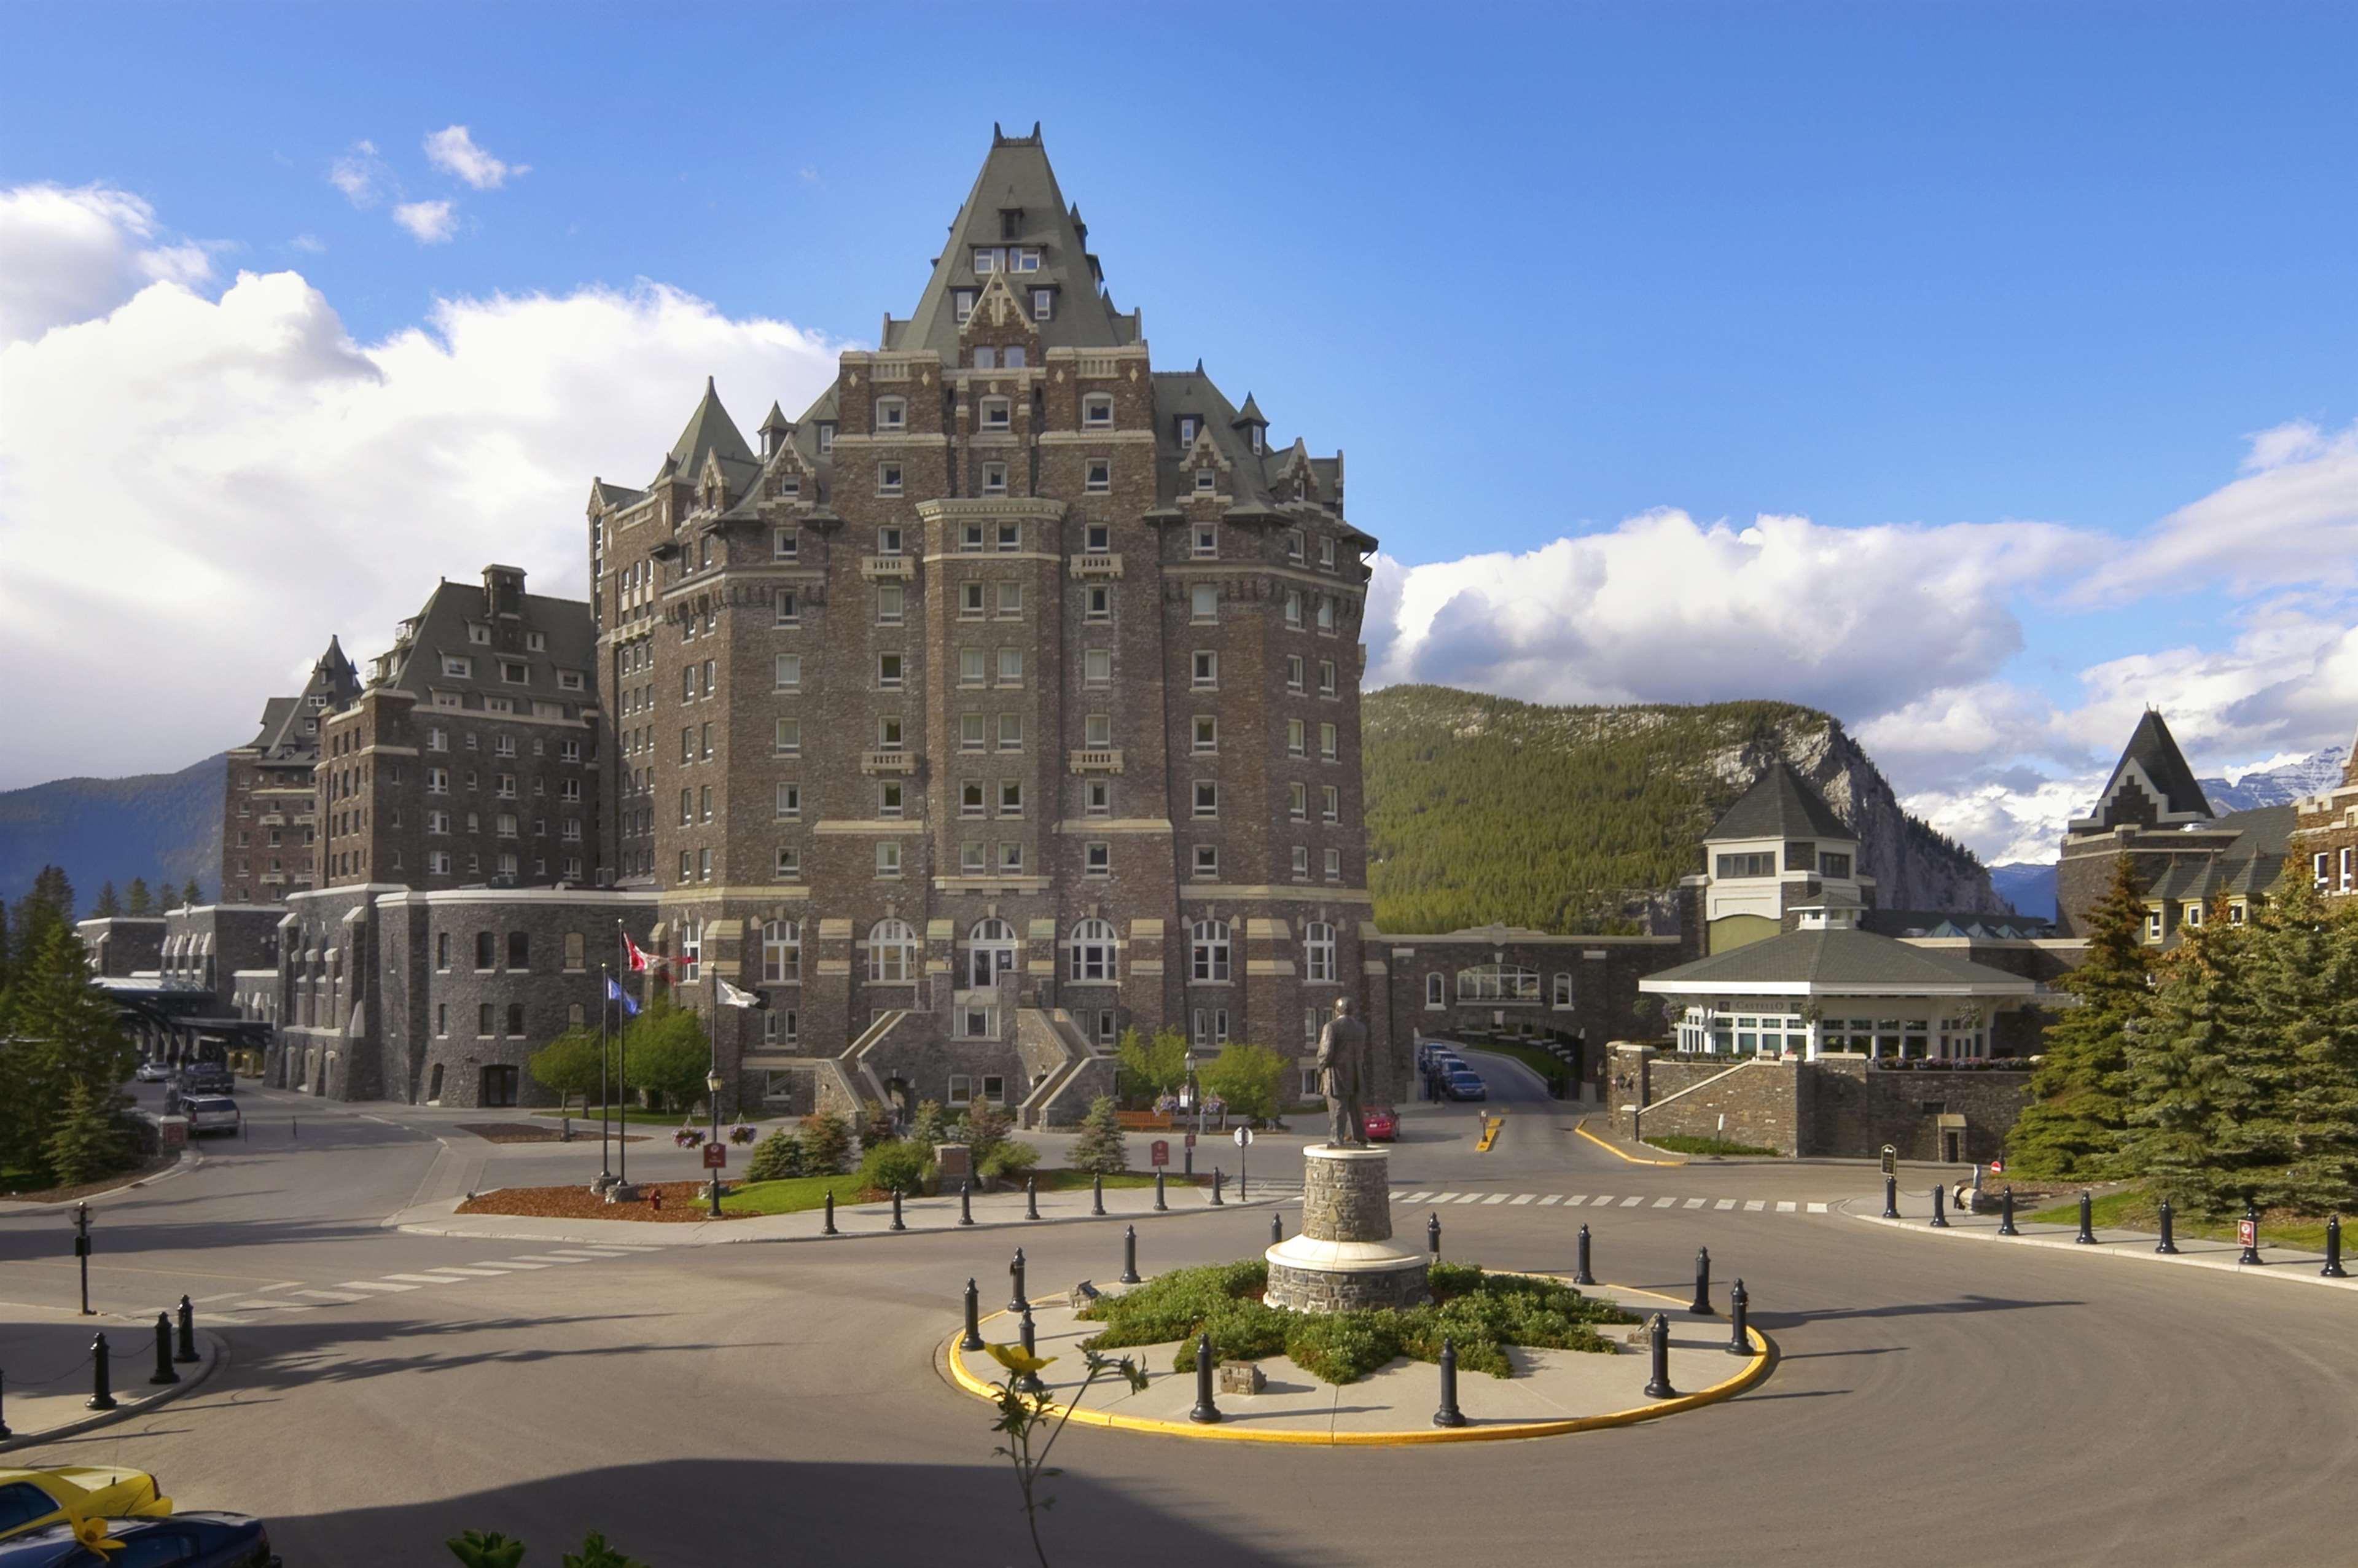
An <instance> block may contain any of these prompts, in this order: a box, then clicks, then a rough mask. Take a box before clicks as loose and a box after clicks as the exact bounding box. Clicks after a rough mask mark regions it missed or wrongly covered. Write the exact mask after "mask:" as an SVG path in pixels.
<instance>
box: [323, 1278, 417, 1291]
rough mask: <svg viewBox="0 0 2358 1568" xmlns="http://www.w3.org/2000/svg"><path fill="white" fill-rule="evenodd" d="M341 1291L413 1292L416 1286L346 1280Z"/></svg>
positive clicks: (379, 1281)
mask: <svg viewBox="0 0 2358 1568" xmlns="http://www.w3.org/2000/svg"><path fill="white" fill-rule="evenodd" d="M339 1288H340V1289H341V1290H347V1291H388V1292H389V1291H414V1290H416V1288H417V1287H416V1285H389V1284H387V1283H385V1282H384V1281H383V1280H346V1281H344V1282H343V1284H342V1285H341V1286H340V1287H339Z"/></svg>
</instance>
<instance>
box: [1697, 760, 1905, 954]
mask: <svg viewBox="0 0 2358 1568" xmlns="http://www.w3.org/2000/svg"><path fill="white" fill-rule="evenodd" d="M1703 844H1704V873H1703V876H1702V877H1701V878H1700V879H1699V881H1701V884H1702V896H1703V910H1702V916H1703V920H1704V930H1705V932H1706V933H1707V935H1708V948H1707V950H1708V951H1710V952H1714V953H1724V952H1727V951H1730V950H1732V949H1734V948H1736V947H1740V946H1744V945H1745V944H1747V943H1748V942H1758V941H1760V940H1762V939H1764V938H1766V937H1769V936H1774V935H1777V934H1778V933H1779V931H1781V930H1785V929H1788V928H1790V926H1792V925H1795V924H1797V923H1798V920H1799V918H1800V912H1801V911H1803V910H1805V909H1806V910H1812V911H1817V912H1821V913H1823V911H1825V910H1828V909H1841V910H1844V911H1856V910H1858V909H1861V908H1866V907H1871V906H1872V905H1873V903H1874V902H1875V898H1874V889H1875V879H1874V878H1873V877H1866V876H1861V875H1859V871H1858V835H1857V834H1856V833H1855V832H1854V831H1853V830H1852V829H1851V828H1850V827H1849V826H1848V825H1846V824H1845V823H1844V821H1843V819H1842V818H1841V817H1840V816H1836V815H1834V810H1833V807H1832V806H1828V805H1827V804H1826V801H1825V797H1824V796H1823V795H1820V794H1819V793H1818V792H1817V791H1816V790H1815V789H1814V788H1812V786H1811V784H1810V782H1809V781H1808V780H1807V779H1805V778H1803V777H1802V776H1801V773H1798V772H1797V771H1795V769H1794V768H1793V766H1792V764H1791V763H1790V762H1786V761H1785V760H1784V759H1783V758H1781V757H1780V758H1779V759H1778V760H1777V761H1775V762H1770V763H1769V764H1768V767H1767V768H1766V769H1765V770H1763V771H1762V773H1761V774H1760V776H1759V777H1758V779H1755V780H1754V781H1753V784H1752V787H1751V788H1750V789H1747V790H1746V791H1745V792H1744V793H1743V794H1742V795H1739V796H1737V797H1736V804H1735V805H1733V806H1729V807H1728V808H1727V809H1726V810H1725V812H1723V813H1721V814H1720V818H1719V820H1718V821H1717V822H1716V823H1714V824H1713V825H1712V828H1711V831H1710V832H1708V833H1705V834H1704V836H1703ZM1847 918H1848V917H1847V916H1845V921H1847Z"/></svg>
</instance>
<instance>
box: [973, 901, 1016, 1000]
mask: <svg viewBox="0 0 2358 1568" xmlns="http://www.w3.org/2000/svg"><path fill="white" fill-rule="evenodd" d="M966 956H967V987H968V989H970V990H979V991H987V990H989V989H991V988H992V987H994V986H996V985H998V984H999V977H1000V976H1001V975H1009V974H1013V973H1014V972H1015V927H1013V926H1012V925H1008V924H1007V922H1005V921H1004V920H1001V919H1000V918H999V917H998V916H996V915H993V916H991V917H990V918H989V919H987V920H978V921H976V922H975V923H974V929H973V930H972V931H970V932H968V934H967V953H966Z"/></svg>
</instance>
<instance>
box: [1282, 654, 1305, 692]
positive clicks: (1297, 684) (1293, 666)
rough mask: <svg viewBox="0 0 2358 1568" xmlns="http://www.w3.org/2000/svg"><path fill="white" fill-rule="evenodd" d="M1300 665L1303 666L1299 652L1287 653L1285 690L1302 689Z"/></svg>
mask: <svg viewBox="0 0 2358 1568" xmlns="http://www.w3.org/2000/svg"><path fill="white" fill-rule="evenodd" d="M1302 667H1303V666H1302V655H1301V654H1287V655H1286V658H1285V689H1286V690H1288V691H1300V690H1301V689H1302Z"/></svg>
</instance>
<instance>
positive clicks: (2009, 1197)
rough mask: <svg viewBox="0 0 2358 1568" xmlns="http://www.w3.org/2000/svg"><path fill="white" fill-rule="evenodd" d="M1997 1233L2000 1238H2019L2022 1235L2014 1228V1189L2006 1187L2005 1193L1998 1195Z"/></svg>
mask: <svg viewBox="0 0 2358 1568" xmlns="http://www.w3.org/2000/svg"><path fill="white" fill-rule="evenodd" d="M1997 1233H1998V1234H1999V1235H2000V1236H2019V1235H2021V1234H2022V1232H2020V1231H2019V1230H2017V1229H2016V1228H2015V1227H2014V1188H2013V1187H2011V1186H2009V1187H2007V1188H2006V1191H2004V1192H2002V1193H2000V1194H1999V1195H1998V1199H1997Z"/></svg>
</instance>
